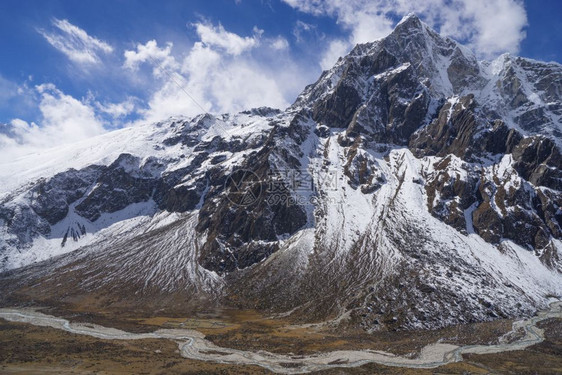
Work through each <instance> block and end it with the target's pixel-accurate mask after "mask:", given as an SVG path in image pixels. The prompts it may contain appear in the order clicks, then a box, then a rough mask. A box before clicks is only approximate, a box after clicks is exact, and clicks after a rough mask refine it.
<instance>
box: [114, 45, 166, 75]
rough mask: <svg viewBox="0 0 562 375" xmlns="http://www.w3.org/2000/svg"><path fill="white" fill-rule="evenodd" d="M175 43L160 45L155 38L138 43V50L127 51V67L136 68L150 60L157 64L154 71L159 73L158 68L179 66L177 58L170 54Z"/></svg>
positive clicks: (125, 54)
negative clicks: (144, 42) (162, 46)
mask: <svg viewBox="0 0 562 375" xmlns="http://www.w3.org/2000/svg"><path fill="white" fill-rule="evenodd" d="M172 47H173V44H172V43H171V42H169V43H167V44H166V47H164V48H160V47H158V43H157V42H156V41H155V40H149V41H148V42H146V44H138V45H137V49H136V51H125V53H124V56H125V63H124V64H123V66H124V67H125V68H128V69H131V70H136V69H138V67H139V65H140V64H141V63H145V62H147V61H148V62H149V63H151V64H152V65H155V67H154V72H155V74H157V73H158V68H163V69H164V68H165V69H168V68H171V69H175V68H177V63H176V60H175V59H174V58H173V57H172V56H171V55H170V54H171V52H172Z"/></svg>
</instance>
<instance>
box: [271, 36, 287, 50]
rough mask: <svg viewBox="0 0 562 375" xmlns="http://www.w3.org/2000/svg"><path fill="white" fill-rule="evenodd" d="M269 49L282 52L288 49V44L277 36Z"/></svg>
mask: <svg viewBox="0 0 562 375" xmlns="http://www.w3.org/2000/svg"><path fill="white" fill-rule="evenodd" d="M271 48H273V49H276V50H284V49H287V48H289V42H288V41H287V39H285V38H283V37H282V36H279V37H277V38H274V39H273V40H272V41H271Z"/></svg>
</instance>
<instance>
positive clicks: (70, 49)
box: [38, 19, 113, 64]
mask: <svg viewBox="0 0 562 375" xmlns="http://www.w3.org/2000/svg"><path fill="white" fill-rule="evenodd" d="M53 25H54V26H55V27H56V28H57V29H58V30H57V31H54V32H47V31H45V30H42V29H40V30H38V31H39V33H40V34H41V35H43V37H44V38H45V39H46V40H47V41H48V42H49V43H50V44H51V45H52V46H53V47H55V48H56V49H58V50H59V51H60V52H62V53H64V54H65V55H66V56H67V57H68V58H69V59H70V60H72V61H73V62H75V63H78V64H96V63H99V62H100V57H99V54H100V53H105V54H107V53H111V52H112V51H113V47H111V46H110V45H109V44H107V43H106V42H104V41H101V40H99V39H97V38H94V37H92V36H90V35H88V33H86V31H84V30H82V29H81V28H79V27H78V26H75V25H73V24H71V23H70V22H68V21H67V20H59V19H54V20H53Z"/></svg>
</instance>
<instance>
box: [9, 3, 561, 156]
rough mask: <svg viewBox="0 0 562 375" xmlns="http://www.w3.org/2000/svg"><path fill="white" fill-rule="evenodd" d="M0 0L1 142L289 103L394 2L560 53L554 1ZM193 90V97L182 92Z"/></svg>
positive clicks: (385, 20) (532, 52) (505, 42)
mask: <svg viewBox="0 0 562 375" xmlns="http://www.w3.org/2000/svg"><path fill="white" fill-rule="evenodd" d="M412 3H414V2H411V1H407V0H327V1H318V0H282V1H281V0H279V1H275V0H270V1H268V0H261V1H258V0H253V1H250V0H239V1H235V0H216V1H200V0H191V1H179V0H178V1H161V2H156V1H132V0H112V1H108V0H98V1H90V2H86V1H71V0H69V1H62V0H59V1H49V0H43V1H29V0H18V1H12V0H3V1H2V2H0V50H1V51H2V59H0V123H3V124H6V125H2V126H0V148H2V149H3V152H4V154H5V153H6V152H7V151H6V150H10V152H11V150H14V147H16V146H22V145H23V146H29V148H31V149H33V148H36V147H50V146H54V145H57V144H60V143H65V142H72V141H75V140H79V139H82V138H86V137H90V136H93V135H96V134H99V133H103V132H105V131H108V130H111V129H113V128H118V127H122V126H134V124H136V123H138V122H143V121H156V120H160V119H163V118H165V117H168V116H170V115H175V114H186V115H194V114H196V113H199V112H201V111H202V110H203V109H204V110H206V111H211V112H227V111H238V110H242V109H244V108H247V107H253V106H260V105H269V106H275V107H284V106H287V105H289V104H290V103H291V102H292V101H293V100H294V99H295V97H296V95H298V93H299V92H300V91H301V90H302V89H303V88H304V86H305V85H306V84H308V83H311V82H313V81H314V80H315V79H316V78H317V77H318V75H319V74H320V72H321V71H322V69H325V68H328V67H329V66H331V64H333V63H334V62H335V60H336V59H337V57H338V56H340V55H342V54H345V53H346V52H347V51H349V49H350V48H351V47H352V46H353V45H354V44H355V43H358V42H366V41H370V40H374V39H377V38H380V37H382V36H384V35H386V34H387V33H388V32H389V31H390V30H391V29H392V27H394V25H395V23H396V22H397V21H398V20H399V19H400V18H401V17H402V16H403V15H404V14H406V13H409V12H412V11H413V12H416V13H417V14H418V15H420V17H421V18H422V19H424V21H425V22H427V23H428V24H430V25H431V26H433V27H435V28H436V29H437V30H439V31H440V32H441V33H442V34H445V35H449V36H451V37H453V38H456V39H457V40H460V41H462V42H463V43H465V44H467V45H468V46H470V47H471V48H472V49H473V50H474V51H475V53H476V54H477V55H478V56H479V57H481V58H493V57H495V56H497V55H499V54H501V53H503V52H510V53H514V54H519V55H522V56H525V57H531V58H535V59H540V60H549V61H557V62H562V48H561V47H562V24H561V22H560V21H559V15H560V14H562V3H561V2H559V1H556V0H541V1H525V2H521V1H518V0H426V1H424V2H418V3H421V4H418V3H416V4H412ZM192 98H193V99H192Z"/></svg>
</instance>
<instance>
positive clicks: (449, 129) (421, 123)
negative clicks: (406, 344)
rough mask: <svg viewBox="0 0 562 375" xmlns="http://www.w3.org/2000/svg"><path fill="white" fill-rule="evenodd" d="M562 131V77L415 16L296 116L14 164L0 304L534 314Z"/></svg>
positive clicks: (481, 316)
mask: <svg viewBox="0 0 562 375" xmlns="http://www.w3.org/2000/svg"><path fill="white" fill-rule="evenodd" d="M561 116H562V66H560V65H559V64H556V63H543V62H538V61H533V60H529V59H525V58H520V57H512V56H509V55H503V56H500V57H499V58H498V59H496V60H494V61H492V62H482V61H478V60H477V59H476V58H475V56H474V55H473V54H472V53H471V52H470V51H469V50H468V49H466V48H465V47H463V46H462V45H460V44H458V43H457V42H455V41H453V40H451V39H449V38H444V37H441V36H440V35H438V34H437V33H436V32H435V31H433V30H431V29H430V28H429V27H428V26H426V25H425V24H423V23H422V22H421V21H420V20H419V19H418V18H417V17H416V16H414V15H410V16H408V17H406V18H404V19H403V20H402V21H401V22H400V23H399V24H398V26H397V27H396V29H395V30H394V31H393V33H391V34H390V35H389V36H388V37H386V38H384V39H381V40H378V41H375V42H373V43H367V44H361V45H357V46H356V47H355V48H354V49H353V50H352V51H351V52H350V53H349V54H348V55H347V56H345V57H342V58H340V59H339V60H338V62H337V63H336V65H335V66H334V67H333V68H332V69H330V70H328V71H325V72H323V73H322V75H321V77H320V78H319V79H318V81H317V82H315V83H314V84H312V85H309V86H308V87H306V88H305V90H304V91H303V93H302V94H301V95H300V96H299V97H298V98H297V100H296V101H295V103H294V104H293V105H292V106H291V107H289V108H287V109H286V110H284V111H280V110H275V109H271V108H258V109H253V110H250V111H245V112H242V113H238V114H225V115H210V114H203V115H200V116H197V117H195V118H180V117H178V118H171V119H169V120H166V121H163V122H160V123H157V124H147V125H145V126H140V127H137V128H128V129H122V130H118V131H115V132H111V133H108V134H105V135H102V136H100V137H96V138H92V139H90V140H87V141H84V142H82V143H77V144H76V145H73V146H71V147H65V148H60V149H53V150H49V151H47V152H45V154H42V155H30V156H28V157H25V158H21V159H18V160H16V161H14V162H13V163H11V164H8V165H4V166H2V167H1V168H0V176H1V178H2V180H3V181H5V183H4V185H3V186H2V190H1V192H0V230H1V231H2V236H1V237H0V269H2V270H3V271H4V272H3V273H2V274H0V289H1V290H2V291H3V293H2V297H1V298H3V301H4V303H13V301H21V300H22V299H23V300H35V301H42V303H49V301H51V303H52V301H60V302H64V303H73V304H80V303H85V302H84V301H88V302H87V303H88V304H90V305H91V306H92V308H95V307H96V306H97V307H101V306H103V307H104V309H115V310H119V309H122V308H125V307H131V306H133V307H135V308H142V309H143V310H149V311H156V310H158V311H186V310H188V309H192V310H197V309H204V308H208V307H216V306H222V307H238V308H253V309H259V310H263V311H267V312H269V313H284V314H285V315H287V316H291V317H292V318H294V319H296V320H301V321H325V320H330V321H331V322H332V323H333V324H343V325H345V324H350V325H353V326H361V327H363V328H364V329H366V330H379V329H414V328H436V327H443V326H447V325H451V324H457V323H462V322H474V321H483V320H490V319H495V318H498V317H513V316H521V315H528V314H531V313H532V312H534V311H535V310H536V309H537V308H542V307H544V306H545V305H546V304H547V302H548V301H549V299H550V298H555V297H561V296H562V208H561V207H562V172H561V171H562V157H561V155H560V150H561V149H560V146H561V144H562V134H561V131H562V120H561ZM8 177H9V178H8ZM92 301H95V302H92Z"/></svg>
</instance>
